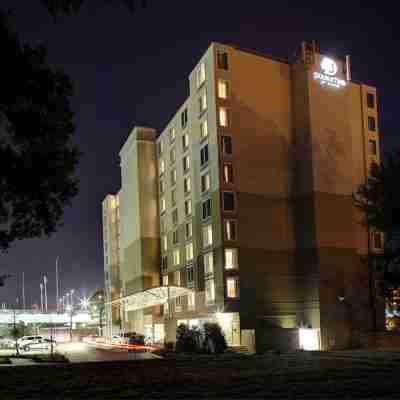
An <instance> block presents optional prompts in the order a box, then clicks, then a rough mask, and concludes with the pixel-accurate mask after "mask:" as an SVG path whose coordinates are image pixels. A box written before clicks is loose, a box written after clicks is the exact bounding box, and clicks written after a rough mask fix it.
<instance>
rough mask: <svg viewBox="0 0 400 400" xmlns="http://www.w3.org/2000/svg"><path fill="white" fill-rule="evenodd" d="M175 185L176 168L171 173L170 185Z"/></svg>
mask: <svg viewBox="0 0 400 400" xmlns="http://www.w3.org/2000/svg"><path fill="white" fill-rule="evenodd" d="M175 183H176V168H174V169H173V170H172V171H171V185H175Z"/></svg>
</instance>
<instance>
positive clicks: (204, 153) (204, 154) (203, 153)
mask: <svg viewBox="0 0 400 400" xmlns="http://www.w3.org/2000/svg"><path fill="white" fill-rule="evenodd" d="M207 163H208V144H206V145H205V146H204V147H202V148H201V149H200V165H201V166H203V165H205V164H207Z"/></svg>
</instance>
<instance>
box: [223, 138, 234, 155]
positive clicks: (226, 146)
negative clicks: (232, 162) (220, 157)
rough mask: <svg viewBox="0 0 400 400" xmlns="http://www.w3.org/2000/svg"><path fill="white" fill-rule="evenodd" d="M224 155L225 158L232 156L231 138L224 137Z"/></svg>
mask: <svg viewBox="0 0 400 400" xmlns="http://www.w3.org/2000/svg"><path fill="white" fill-rule="evenodd" d="M222 153H223V154H224V155H225V156H230V155H231V154H232V138H231V137H230V136H222Z"/></svg>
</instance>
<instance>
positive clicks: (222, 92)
mask: <svg viewBox="0 0 400 400" xmlns="http://www.w3.org/2000/svg"><path fill="white" fill-rule="evenodd" d="M218 97H219V98H220V99H226V98H228V82H227V81H223V80H222V79H219V80H218Z"/></svg>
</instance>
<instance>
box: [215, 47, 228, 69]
mask: <svg viewBox="0 0 400 400" xmlns="http://www.w3.org/2000/svg"><path fill="white" fill-rule="evenodd" d="M217 66H218V68H219V69H225V70H227V69H228V53H226V52H222V51H219V52H218V53H217Z"/></svg>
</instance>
